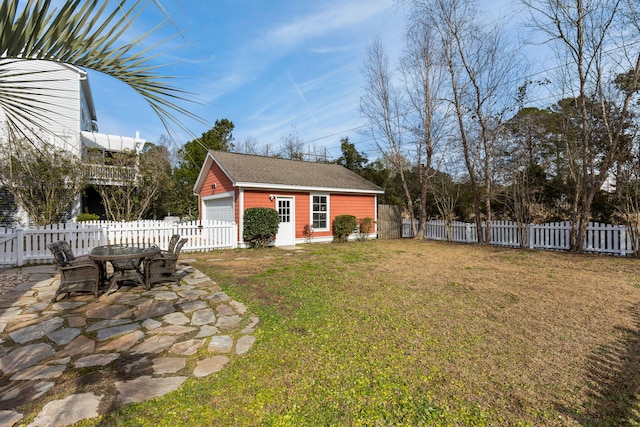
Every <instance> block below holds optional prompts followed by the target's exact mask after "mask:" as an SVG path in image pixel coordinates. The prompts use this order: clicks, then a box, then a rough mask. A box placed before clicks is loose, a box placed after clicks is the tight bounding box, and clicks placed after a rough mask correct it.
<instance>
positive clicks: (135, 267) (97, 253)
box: [89, 243, 160, 295]
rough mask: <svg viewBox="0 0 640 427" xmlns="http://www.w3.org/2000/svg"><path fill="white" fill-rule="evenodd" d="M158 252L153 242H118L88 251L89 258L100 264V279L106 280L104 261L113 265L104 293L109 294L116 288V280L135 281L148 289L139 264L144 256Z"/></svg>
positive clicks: (150, 255) (158, 249) (147, 256)
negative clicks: (107, 286)
mask: <svg viewBox="0 0 640 427" xmlns="http://www.w3.org/2000/svg"><path fill="white" fill-rule="evenodd" d="M159 253H160V248H159V247H158V246H157V245H155V244H146V243H142V244H138V243H136V244H119V245H104V246H97V247H95V248H93V249H92V250H91V252H90V253H89V259H91V260H93V261H96V262H98V263H100V264H101V268H100V272H101V275H102V278H101V279H102V280H103V281H106V280H107V277H106V275H107V273H106V272H107V269H106V263H107V262H109V263H111V265H112V266H113V275H112V276H111V278H110V282H111V283H110V285H109V288H108V289H107V292H106V294H107V295H109V294H110V293H112V292H115V291H116V290H117V289H118V282H124V281H126V280H131V281H137V282H139V283H140V284H142V285H144V286H145V288H147V289H149V284H148V283H147V281H146V280H145V276H144V274H143V273H142V269H141V268H140V266H141V265H142V262H143V261H144V259H145V258H149V257H152V256H155V255H157V254H159Z"/></svg>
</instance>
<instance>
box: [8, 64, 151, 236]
mask: <svg viewBox="0 0 640 427" xmlns="http://www.w3.org/2000/svg"><path fill="white" fill-rule="evenodd" d="M0 79H1V80H0V84H2V85H13V89H14V90H15V89H16V88H20V89H19V90H21V91H23V92H25V93H28V94H29V98H30V99H32V101H30V102H29V103H30V105H29V107H30V108H29V110H30V111H33V114H32V117H33V119H35V121H36V122H37V123H38V126H37V129H46V132H43V131H42V130H34V129H33V127H32V126H30V125H26V124H24V125H23V126H21V127H22V128H25V129H23V131H25V132H30V133H32V134H35V133H36V132H37V134H38V136H39V138H41V139H43V140H44V141H45V142H48V143H50V144H53V146H54V147H56V149H60V150H66V151H68V152H70V153H73V154H74V155H76V156H78V157H80V158H81V159H82V160H83V161H84V162H86V163H96V164H93V165H92V167H91V176H90V177H89V182H90V183H91V182H93V183H95V182H96V181H98V180H101V179H104V177H106V176H109V177H111V178H110V179H111V181H113V178H112V177H113V176H114V174H113V173H106V172H107V171H106V170H105V168H108V166H105V165H101V164H99V163H97V162H95V161H94V160H92V159H95V157H96V156H95V152H96V150H97V151H98V152H101V153H103V154H104V155H106V156H108V155H109V154H110V153H115V152H122V151H124V150H135V151H137V152H139V151H140V150H141V149H142V147H143V146H144V143H145V140H144V139H140V138H139V137H138V135H136V136H135V137H126V136H118V135H108V134H103V133H99V132H98V124H97V117H96V110H95V106H94V102H93V97H92V94H91V87H90V85H89V77H88V75H87V72H86V71H84V70H82V69H80V68H78V67H75V66H73V65H69V64H61V63H57V62H52V61H43V60H16V59H2V60H0ZM7 138H8V125H7V117H6V115H5V114H4V111H3V110H2V109H0V144H4V143H6V141H7ZM90 151H91V152H92V154H93V155H92V157H90V156H89V155H88V154H89V152H90ZM109 183H110V184H112V185H117V182H109ZM96 197H98V199H99V196H98V194H97V192H95V191H93V192H92V191H91V190H90V189H89V191H87V196H86V197H85V199H84V200H81V199H79V200H78V202H77V203H76V204H75V206H73V207H72V209H71V216H72V217H75V216H76V215H77V214H79V213H80V212H83V211H85V208H86V207H87V206H88V207H89V211H90V212H91V210H92V209H93V210H95V209H99V206H100V202H99V200H95V198H96ZM94 213H100V212H94ZM19 220H20V222H23V223H24V222H25V219H24V218H19Z"/></svg>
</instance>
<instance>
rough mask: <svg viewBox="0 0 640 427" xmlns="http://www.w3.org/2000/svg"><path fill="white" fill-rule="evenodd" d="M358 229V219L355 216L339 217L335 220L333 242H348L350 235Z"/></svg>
mask: <svg viewBox="0 0 640 427" xmlns="http://www.w3.org/2000/svg"><path fill="white" fill-rule="evenodd" d="M355 229H356V217H355V216H353V215H338V216H337V217H336V218H335V219H334V220H333V241H334V242H346V241H347V239H348V237H349V234H351V233H353V231H354V230H355Z"/></svg>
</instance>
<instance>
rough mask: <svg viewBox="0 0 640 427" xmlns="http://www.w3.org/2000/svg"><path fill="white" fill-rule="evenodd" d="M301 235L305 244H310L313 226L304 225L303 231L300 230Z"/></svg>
mask: <svg viewBox="0 0 640 427" xmlns="http://www.w3.org/2000/svg"><path fill="white" fill-rule="evenodd" d="M302 235H303V236H304V238H305V239H307V243H310V242H311V238H313V225H311V224H306V225H305V226H304V230H302Z"/></svg>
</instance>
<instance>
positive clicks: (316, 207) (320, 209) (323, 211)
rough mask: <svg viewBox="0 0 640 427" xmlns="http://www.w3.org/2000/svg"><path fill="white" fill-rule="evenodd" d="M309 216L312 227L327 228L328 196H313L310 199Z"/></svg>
mask: <svg viewBox="0 0 640 427" xmlns="http://www.w3.org/2000/svg"><path fill="white" fill-rule="evenodd" d="M311 202H312V204H311V213H312V216H311V218H312V219H313V227H314V228H327V211H328V210H329V209H328V208H329V206H328V197H327V196H313V198H312V199H311Z"/></svg>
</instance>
